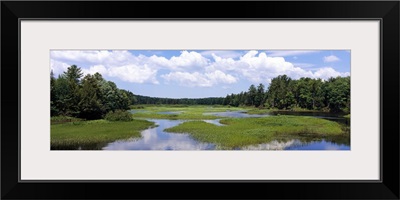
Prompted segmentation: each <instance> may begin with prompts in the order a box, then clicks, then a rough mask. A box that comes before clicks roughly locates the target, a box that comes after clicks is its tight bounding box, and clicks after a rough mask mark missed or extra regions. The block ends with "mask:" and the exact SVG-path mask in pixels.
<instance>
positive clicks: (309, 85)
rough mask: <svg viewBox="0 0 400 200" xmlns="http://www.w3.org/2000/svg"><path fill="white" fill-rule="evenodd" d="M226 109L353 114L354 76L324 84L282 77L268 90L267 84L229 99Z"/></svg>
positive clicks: (273, 81)
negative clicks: (230, 107)
mask: <svg viewBox="0 0 400 200" xmlns="http://www.w3.org/2000/svg"><path fill="white" fill-rule="evenodd" d="M223 105H231V106H255V107H266V108H277V109H294V108H303V109H309V110H324V111H330V112H350V76H347V77H335V78H334V77H331V78H329V79H328V80H326V81H323V80H322V79H312V78H308V77H307V78H304V77H303V78H300V79H298V80H294V79H291V78H290V77H288V76H286V75H280V76H278V77H275V78H273V79H272V80H271V83H270V85H269V87H268V89H265V86H264V85H263V84H259V85H258V86H257V87H256V86H254V85H251V86H250V87H249V89H248V91H246V92H241V93H239V94H230V95H227V96H226V97H225V99H224V101H223Z"/></svg>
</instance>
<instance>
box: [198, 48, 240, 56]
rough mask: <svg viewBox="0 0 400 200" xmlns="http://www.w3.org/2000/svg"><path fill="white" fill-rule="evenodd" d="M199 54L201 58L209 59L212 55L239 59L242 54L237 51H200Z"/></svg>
mask: <svg viewBox="0 0 400 200" xmlns="http://www.w3.org/2000/svg"><path fill="white" fill-rule="evenodd" d="M200 54H201V55H202V56H205V57H210V56H213V54H214V55H217V56H219V57H221V58H238V57H240V56H241V55H242V54H241V53H240V52H237V51H220V50H219V51H202V52H200Z"/></svg>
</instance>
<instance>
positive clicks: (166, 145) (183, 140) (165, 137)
mask: <svg viewBox="0 0 400 200" xmlns="http://www.w3.org/2000/svg"><path fill="white" fill-rule="evenodd" d="M165 114H177V113H175V112H165ZM204 114H205V115H215V116H221V117H238V118H243V117H268V116H272V115H280V114H285V115H302V116H313V117H318V118H324V119H328V120H332V121H336V122H339V123H342V124H345V125H347V126H350V120H349V119H346V118H343V117H340V116H337V115H334V114H329V113H321V112H291V111H283V112H280V111H277V112H272V113H269V114H257V115H250V114H247V113H245V112H243V111H230V112H229V111H228V112H216V113H204ZM147 120H148V121H152V122H154V123H155V124H156V125H157V127H153V128H149V129H146V130H144V131H142V132H141V134H142V137H141V138H139V139H130V140H119V141H114V142H111V143H109V144H107V145H106V146H105V147H104V148H103V150H215V149H216V145H214V144H210V143H202V142H198V141H196V140H194V139H193V138H191V137H190V135H189V134H177V133H168V132H165V131H164V129H166V128H170V127H174V126H177V125H179V124H181V123H183V122H185V121H188V120H168V119H147ZM219 120H220V119H215V120H203V121H205V122H207V123H211V124H214V125H217V126H223V124H221V123H219ZM235 150H350V138H348V141H347V140H346V141H335V140H331V141H327V140H325V139H306V140H304V139H302V140H300V139H289V140H280V141H278V140H274V141H271V142H269V143H264V144H258V145H251V146H247V147H242V148H237V149H235Z"/></svg>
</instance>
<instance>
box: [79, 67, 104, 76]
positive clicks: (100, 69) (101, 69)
mask: <svg viewBox="0 0 400 200" xmlns="http://www.w3.org/2000/svg"><path fill="white" fill-rule="evenodd" d="M82 72H83V74H85V75H86V74H95V73H96V72H98V73H100V74H108V70H107V69H106V67H104V65H93V66H91V67H90V68H89V69H86V68H83V69H82Z"/></svg>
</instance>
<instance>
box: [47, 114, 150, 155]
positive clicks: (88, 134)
mask: <svg viewBox="0 0 400 200" xmlns="http://www.w3.org/2000/svg"><path fill="white" fill-rule="evenodd" d="M151 126H154V123H153V122H149V121H145V120H132V121H129V122H110V121H106V120H93V121H84V122H71V123H64V124H57V125H51V132H50V133H51V149H54V150H56V149H58V150H69V149H79V148H81V149H92V150H94V149H101V148H102V147H103V146H104V145H106V144H107V143H109V142H113V141H116V140H122V139H129V138H140V137H141V134H140V132H141V131H142V130H144V129H147V128H148V127H151Z"/></svg>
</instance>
